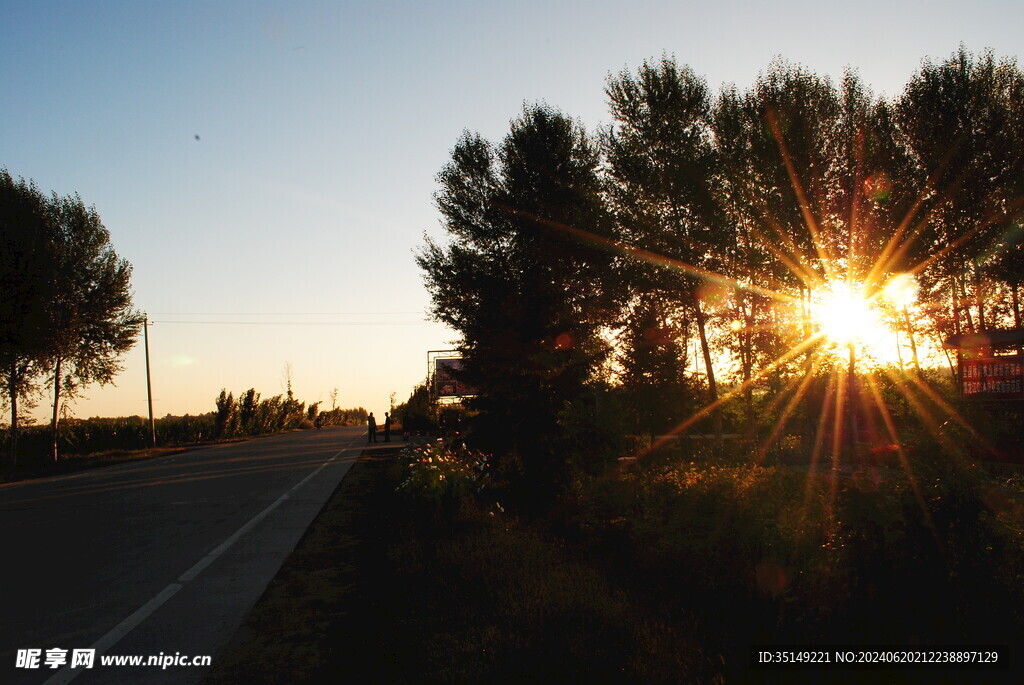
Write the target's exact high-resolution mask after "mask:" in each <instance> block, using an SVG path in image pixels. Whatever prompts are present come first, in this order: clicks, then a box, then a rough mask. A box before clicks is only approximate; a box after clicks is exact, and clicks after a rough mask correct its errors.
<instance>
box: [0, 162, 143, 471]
mask: <svg viewBox="0 0 1024 685" xmlns="http://www.w3.org/2000/svg"><path fill="white" fill-rule="evenodd" d="M0 193H2V195H3V197H2V198H0V205H2V206H3V207H4V209H3V211H2V215H0V242H2V252H3V254H4V258H3V260H2V263H0V284H2V285H3V292H4V300H5V304H4V307H5V309H9V311H5V312H0V313H3V314H4V317H3V320H4V321H5V324H4V327H5V328H4V331H3V333H2V335H0V356H2V359H0V368H2V369H3V373H4V375H5V379H6V381H7V384H6V385H7V387H6V389H7V394H8V399H9V400H10V403H11V408H12V415H11V450H12V451H11V453H12V455H14V454H16V450H17V425H18V418H19V417H18V413H17V400H18V399H19V398H20V397H22V396H24V395H26V394H31V393H32V392H33V391H34V390H35V389H36V384H37V381H38V378H39V377H40V376H41V375H42V374H44V373H52V376H51V377H52V383H53V390H54V405H53V420H52V423H51V430H52V432H53V444H52V458H53V459H54V460H56V459H57V456H58V440H57V429H58V421H59V418H60V402H61V398H62V393H63V396H73V395H74V394H75V393H76V392H77V390H78V389H79V388H81V387H83V386H85V385H88V384H90V383H97V382H98V383H100V384H104V383H107V382H109V381H110V380H111V379H113V377H114V376H115V375H116V374H117V373H118V372H119V371H120V370H121V366H120V364H119V363H118V357H119V356H120V355H121V354H122V353H124V352H125V351H127V350H128V349H129V348H131V346H132V345H133V344H134V342H135V338H136V336H137V334H138V326H139V324H140V323H141V322H142V318H141V316H140V314H139V313H138V312H136V311H134V310H133V309H132V297H131V265H130V264H128V262H127V261H125V260H123V259H120V258H119V257H118V256H117V253H116V252H115V251H114V249H113V247H112V246H111V244H110V233H109V232H108V231H107V229H106V228H105V227H104V226H103V223H102V222H101V220H100V216H99V214H98V212H97V211H96V209H95V208H91V207H86V206H85V203H84V202H82V199H81V198H80V197H78V196H77V195H75V196H72V197H66V198H60V197H58V196H57V195H53V196H52V197H51V198H50V199H48V200H47V199H44V198H43V196H42V194H41V193H40V192H39V191H38V190H37V189H36V188H35V186H34V185H31V184H26V183H25V181H24V180H21V181H20V182H19V183H15V182H14V181H13V179H12V178H11V176H10V174H9V173H8V172H7V170H6V169H4V170H3V171H2V173H0ZM8 315H9V316H10V318H9V319H8V318H7V317H8Z"/></svg>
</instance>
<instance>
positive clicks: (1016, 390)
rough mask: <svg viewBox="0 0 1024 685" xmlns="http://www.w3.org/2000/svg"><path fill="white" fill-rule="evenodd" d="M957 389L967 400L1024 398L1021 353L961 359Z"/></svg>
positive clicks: (1023, 371) (1023, 370) (1023, 369)
mask: <svg viewBox="0 0 1024 685" xmlns="http://www.w3.org/2000/svg"><path fill="white" fill-rule="evenodd" d="M960 390H961V392H962V393H963V397H964V399H968V400H1024V360H1022V359H1021V356H1020V355H1013V356H1006V357H982V358H979V359H963V360H961V362H960Z"/></svg>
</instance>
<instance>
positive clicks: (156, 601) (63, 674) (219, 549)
mask: <svg viewBox="0 0 1024 685" xmlns="http://www.w3.org/2000/svg"><path fill="white" fill-rule="evenodd" d="M349 449H351V447H345V448H343V449H342V450H341V451H339V452H338V453H337V454H335V455H334V456H333V457H331V458H330V459H328V460H327V461H325V462H324V463H323V464H321V465H320V467H319V468H317V469H316V470H315V471H313V472H312V473H310V474H309V475H307V476H306V477H305V478H303V479H302V480H300V481H299V482H298V483H296V484H295V485H293V486H292V487H291V488H290V489H289V490H288V492H286V493H284V494H283V495H281V496H280V497H278V498H277V499H276V500H274V501H273V502H272V503H271V504H270V506H268V507H267V508H266V509H264V510H263V511H261V512H260V513H258V514H256V515H255V516H253V517H252V518H251V519H249V520H248V522H246V523H245V525H243V526H242V527H241V528H239V529H238V530H236V531H235V532H234V533H233V534H232V535H231V536H229V537H228V538H227V539H226V540H224V542H222V543H220V544H219V545H217V546H216V547H214V548H213V550H211V551H210V553H209V554H207V555H206V556H204V557H203V558H202V559H200V560H199V561H198V562H196V563H195V564H194V565H193V566H192V568H190V569H189V570H187V571H185V572H184V573H183V574H181V576H180V577H179V578H178V580H177V581H176V582H174V583H171V584H170V585H168V586H167V587H165V588H164V589H163V590H161V591H160V592H158V593H157V594H156V596H154V597H153V598H152V599H151V600H149V601H148V602H146V603H145V604H143V605H142V606H141V607H139V608H138V609H136V610H135V612H134V613H133V614H132V615H131V616H129V617H128V618H126V619H124V620H123V621H121V622H120V623H118V624H117V625H116V626H114V628H113V629H112V630H111V631H110V632H109V633H107V634H106V635H104V636H103V637H101V638H100V639H99V640H97V641H96V643H95V644H93V645H92V647H90V649H95V650H96V656H97V657H99V656H100V655H101V654H103V653H104V652H106V651H107V650H108V649H110V648H111V647H113V646H114V645H115V644H117V643H118V642H119V641H120V640H121V638H123V637H124V636H125V635H127V634H128V633H130V632H131V631H132V630H134V629H135V628H136V627H138V625H139V624H140V623H142V622H143V621H145V620H146V619H147V618H149V617H150V616H151V615H152V614H153V613H154V612H155V611H156V610H157V609H159V608H160V607H162V606H163V605H164V604H166V603H167V601H168V600H169V599H170V598H171V597H173V596H174V595H176V594H177V593H178V591H179V590H181V589H182V588H183V587H185V585H184V584H185V583H188V582H189V581H191V580H194V579H195V577H196V576H198V575H199V574H200V573H202V571H203V569H205V568H206V567H207V566H209V565H210V564H212V563H213V562H214V561H216V560H217V558H218V557H220V556H221V555H222V554H224V552H226V551H227V550H228V549H229V548H230V547H231V546H232V545H233V544H235V543H236V542H238V539H239V538H241V537H242V536H243V535H245V534H246V533H248V532H249V531H250V530H252V529H253V527H254V526H256V525H257V524H258V523H259V522H260V521H262V520H263V519H265V518H266V517H267V516H269V515H270V513H271V512H272V511H274V509H277V508H278V507H279V506H281V504H283V503H284V502H285V501H286V500H287V499H288V498H289V497H291V494H292V493H293V492H295V491H296V490H298V489H299V488H300V487H302V486H303V485H305V484H306V483H307V482H308V481H309V480H310V479H312V478H313V477H314V476H316V475H317V474H318V473H320V472H321V471H323V470H324V469H325V468H327V467H328V466H330V465H331V464H332V463H334V461H335V460H336V459H337V458H338V457H340V456H341V455H342V454H344V453H345V452H346V451H347V450H349ZM86 670H88V669H83V668H77V669H72V668H70V667H65V668H63V669H61V670H60V671H57V672H56V673H54V674H53V676H52V677H51V678H50V679H49V680H47V681H46V682H45V683H43V685H65V684H66V683H70V682H71V681H72V680H74V679H75V677H77V676H78V674H80V673H82V672H84V671H86Z"/></svg>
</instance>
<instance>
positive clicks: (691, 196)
mask: <svg viewBox="0 0 1024 685" xmlns="http://www.w3.org/2000/svg"><path fill="white" fill-rule="evenodd" d="M606 93H607V95H608V100H609V104H610V107H611V110H612V115H613V116H614V118H615V124H614V126H613V127H612V128H611V129H610V130H609V131H608V132H607V134H606V136H605V139H604V142H605V150H606V154H607V157H608V174H609V176H610V181H611V182H610V184H609V195H610V198H611V204H612V207H613V210H614V212H615V215H616V218H617V220H618V226H619V230H620V232H621V236H622V239H623V240H624V241H625V242H626V243H628V244H629V245H630V246H631V247H634V248H639V249H641V250H643V251H645V253H651V254H655V255H658V256H659V257H661V258H663V259H664V262H663V263H657V262H656V263H653V264H652V263H650V262H645V261H638V262H633V263H631V264H630V265H629V266H628V267H627V275H626V278H627V279H628V281H629V283H630V285H631V286H632V292H633V295H634V297H639V298H641V299H644V300H647V301H648V302H650V301H651V300H652V298H656V299H657V300H659V302H658V303H657V307H658V308H660V309H662V310H663V311H666V312H670V310H671V309H672V308H673V307H674V308H676V309H677V310H681V309H685V310H686V311H688V312H689V313H691V314H692V319H693V321H694V323H695V324H696V328H697V334H698V336H699V338H700V343H701V350H702V352H703V355H704V365H705V368H706V369H707V380H708V395H709V402H711V403H714V402H715V401H716V400H717V399H718V387H717V382H716V378H715V371H714V364H713V359H712V355H713V353H712V350H711V343H710V341H709V339H708V316H709V309H710V306H709V302H708V298H707V297H706V296H705V293H706V292H707V291H702V290H701V286H705V285H709V284H713V283H715V282H716V280H717V279H715V278H714V276H713V274H714V273H715V272H716V271H721V270H722V268H723V265H722V264H720V263H719V262H718V260H717V259H716V255H718V254H720V250H717V249H716V248H717V247H719V246H721V244H722V242H723V240H724V237H725V234H726V231H727V228H728V227H727V226H726V224H725V223H724V219H725V216H724V214H723V212H722V211H721V208H720V206H719V202H718V200H717V198H716V196H715V188H714V182H713V176H712V172H713V170H714V167H715V150H714V147H713V145H712V139H711V137H710V135H709V133H710V128H709V118H710V95H709V91H708V88H707V84H706V83H705V82H704V81H703V80H702V79H700V78H698V77H697V76H696V75H695V74H694V73H693V72H692V71H691V70H690V69H689V68H685V67H684V68H680V67H678V66H677V65H676V63H675V62H674V61H673V60H671V59H668V58H663V59H662V60H661V61H660V62H659V63H658V64H649V63H646V62H645V63H644V64H643V66H642V67H641V68H640V69H639V71H638V73H637V75H636V76H635V77H634V76H633V75H632V74H630V73H629V72H622V73H621V74H620V75H619V76H618V77H617V78H613V79H611V80H610V81H609V84H608V87H607V88H606ZM666 265H668V266H666ZM675 318H680V316H678V315H677V316H675ZM714 424H715V432H716V434H717V435H719V436H721V433H722V422H721V414H720V413H719V412H718V411H717V410H716V411H715V412H714Z"/></svg>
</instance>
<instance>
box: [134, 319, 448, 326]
mask: <svg viewBox="0 0 1024 685" xmlns="http://www.w3.org/2000/svg"><path fill="white" fill-rule="evenodd" d="M150 323H152V324H156V323H159V324H198V325H204V324H210V325H216V326H234V325H240V326H426V325H429V324H431V323H433V322H431V321H180V320H179V321H172V320H167V319H159V320H154V321H150Z"/></svg>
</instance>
